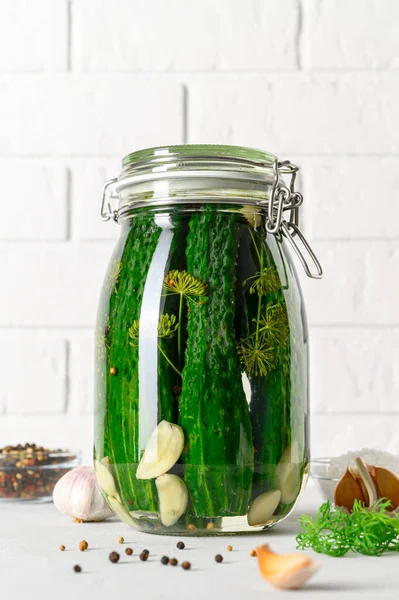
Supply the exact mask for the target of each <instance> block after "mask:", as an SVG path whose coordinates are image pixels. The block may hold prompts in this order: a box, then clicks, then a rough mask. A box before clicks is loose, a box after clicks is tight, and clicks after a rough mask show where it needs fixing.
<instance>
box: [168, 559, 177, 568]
mask: <svg viewBox="0 0 399 600" xmlns="http://www.w3.org/2000/svg"><path fill="white" fill-rule="evenodd" d="M177 563H178V561H177V560H176V559H175V558H171V559H170V561H169V564H170V565H172V567H175V566H176V565H177Z"/></svg>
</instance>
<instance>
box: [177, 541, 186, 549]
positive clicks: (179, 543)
mask: <svg viewBox="0 0 399 600" xmlns="http://www.w3.org/2000/svg"><path fill="white" fill-rule="evenodd" d="M185 547H186V546H185V544H184V542H177V544H176V548H179V550H184V548H185Z"/></svg>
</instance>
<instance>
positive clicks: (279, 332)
mask: <svg viewBox="0 0 399 600" xmlns="http://www.w3.org/2000/svg"><path fill="white" fill-rule="evenodd" d="M253 321H255V323H256V319H253ZM258 334H259V335H262V336H263V338H264V339H265V341H267V342H268V343H269V344H270V345H271V346H285V344H286V343H287V341H288V337H289V327H288V315H287V312H286V311H285V310H284V308H283V306H282V305H281V304H280V303H277V304H272V303H271V302H269V304H268V305H267V307H266V311H265V314H264V316H263V317H261V319H260V320H259V329H258Z"/></svg>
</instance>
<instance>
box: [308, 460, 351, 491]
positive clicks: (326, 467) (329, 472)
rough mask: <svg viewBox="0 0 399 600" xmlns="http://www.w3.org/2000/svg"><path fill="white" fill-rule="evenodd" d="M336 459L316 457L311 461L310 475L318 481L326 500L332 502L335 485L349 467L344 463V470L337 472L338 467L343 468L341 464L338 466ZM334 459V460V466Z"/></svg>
mask: <svg viewBox="0 0 399 600" xmlns="http://www.w3.org/2000/svg"><path fill="white" fill-rule="evenodd" d="M335 460H336V459H333V458H327V457H322V458H315V459H314V460H312V461H311V463H310V476H311V477H312V479H314V480H315V481H316V483H317V485H318V486H319V488H320V491H321V493H322V494H323V496H324V498H325V500H330V502H333V501H334V490H335V487H336V485H337V483H338V481H339V480H340V479H341V477H342V475H343V474H344V473H345V471H346V467H347V463H342V472H341V471H340V474H337V469H338V468H339V469H341V466H339V467H337V465H336V463H335ZM332 461H334V467H333V466H332Z"/></svg>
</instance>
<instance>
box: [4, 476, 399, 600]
mask: <svg viewBox="0 0 399 600" xmlns="http://www.w3.org/2000/svg"><path fill="white" fill-rule="evenodd" d="M321 501H322V498H321V496H320V495H319V493H318V491H317V490H316V489H315V488H314V487H312V486H308V488H307V490H306V492H305V494H304V496H303V498H302V500H301V501H300V503H299V505H298V508H297V510H295V512H294V514H293V515H292V516H291V517H290V518H288V519H287V520H286V521H285V522H284V523H282V524H281V525H279V526H277V527H276V528H275V529H273V530H271V531H269V532H268V533H266V534H259V535H256V536H253V535H252V536H239V537H222V538H220V537H219V538H206V539H204V538H184V540H183V541H184V543H185V544H186V549H185V550H178V549H177V548H176V542H177V541H178V539H179V538H176V537H169V536H155V535H148V534H142V533H138V532H136V531H134V530H133V529H131V528H129V527H128V526H126V525H124V524H122V523H120V522H118V521H116V520H114V519H112V520H108V521H105V522H103V523H85V524H75V523H72V521H71V520H70V519H68V518H67V517H64V516H62V515H60V514H59V513H58V511H57V510H56V508H55V507H54V506H53V505H52V504H41V505H32V504H23V503H19V504H17V503H11V504H10V503H7V504H4V503H3V504H1V505H0V532H1V538H0V599H1V600H36V599H37V600H50V599H51V600H64V599H68V600H80V599H82V600H83V599H85V600H91V599H93V600H125V599H126V600H147V599H148V600H153V599H154V600H155V599H168V600H169V599H170V600H175V599H176V600H180V599H182V600H183V599H184V600H189V599H192V600H196V599H200V598H201V599H204V598H205V599H206V600H211V599H215V600H241V599H243V600H250V599H252V598H253V599H258V598H259V599H261V598H262V599H264V598H266V599H268V598H277V597H287V596H290V595H291V596H292V595H297V596H306V597H307V598H310V599H314V600H319V599H323V598H330V599H331V598H337V597H339V598H340V599H344V598H360V597H361V598H362V599H363V598H376V599H378V598H396V599H398V598H399V556H398V555H394V554H391V555H386V556H382V557H378V558H374V557H365V556H356V555H351V556H347V557H344V558H330V557H327V556H322V555H316V554H314V556H315V557H316V559H317V560H318V561H320V562H321V563H322V566H321V569H320V571H319V572H318V573H317V574H316V575H315V576H314V578H313V579H312V580H311V581H310V582H309V583H308V584H307V585H306V586H305V587H304V588H302V590H301V591H292V592H282V591H278V590H274V589H273V588H270V587H269V585H268V584H267V582H265V581H264V580H263V579H262V578H261V576H260V574H259V572H258V566H257V559H256V558H252V557H251V556H249V550H250V549H251V548H253V547H255V546H257V545H260V544H262V543H266V542H267V543H269V544H270V546H271V548H272V549H273V550H274V551H276V552H279V553H284V552H293V551H294V550H295V535H296V534H297V533H298V531H299V526H298V523H297V521H296V518H297V517H298V515H299V514H301V513H302V512H309V513H311V514H314V512H315V510H316V509H317V507H318V506H319V505H320V503H321ZM120 535H122V536H123V537H124V538H125V544H124V545H119V544H117V543H116V538H117V537H118V536H120ZM82 539H85V540H87V541H88V543H89V545H90V549H89V550H87V551H85V552H80V551H79V550H78V548H77V546H78V543H79V541H80V540H82ZM60 544H64V545H65V546H66V548H67V549H66V551H65V552H60V551H59V549H58V548H59V545H60ZM127 544H128V545H129V546H131V547H132V548H133V550H134V554H133V556H130V557H129V556H126V555H125V553H124V549H125V547H126V546H127ZM227 544H231V545H232V546H233V552H227V551H226V545H227ZM144 548H148V549H149V550H150V557H149V559H148V561H147V562H142V561H140V560H139V557H138V555H139V553H140V551H141V550H142V549H144ZM112 550H116V551H117V552H119V553H120V555H121V559H120V562H119V563H117V564H113V563H111V562H110V561H109V560H108V555H109V553H110V551H112ZM217 553H220V554H222V555H223V557H224V561H223V563H221V564H218V563H216V562H215V560H214V556H215V554H217ZM164 554H166V555H168V556H169V557H176V558H177V559H178V560H179V561H180V562H181V561H183V560H189V561H190V562H191V564H192V568H191V570H190V571H184V570H183V569H182V568H181V567H172V566H164V565H162V564H161V563H160V557H161V556H162V555H164ZM312 554H313V553H312ZM75 564H79V565H80V566H81V567H82V572H81V573H74V572H73V570H72V567H73V565H75Z"/></svg>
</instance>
